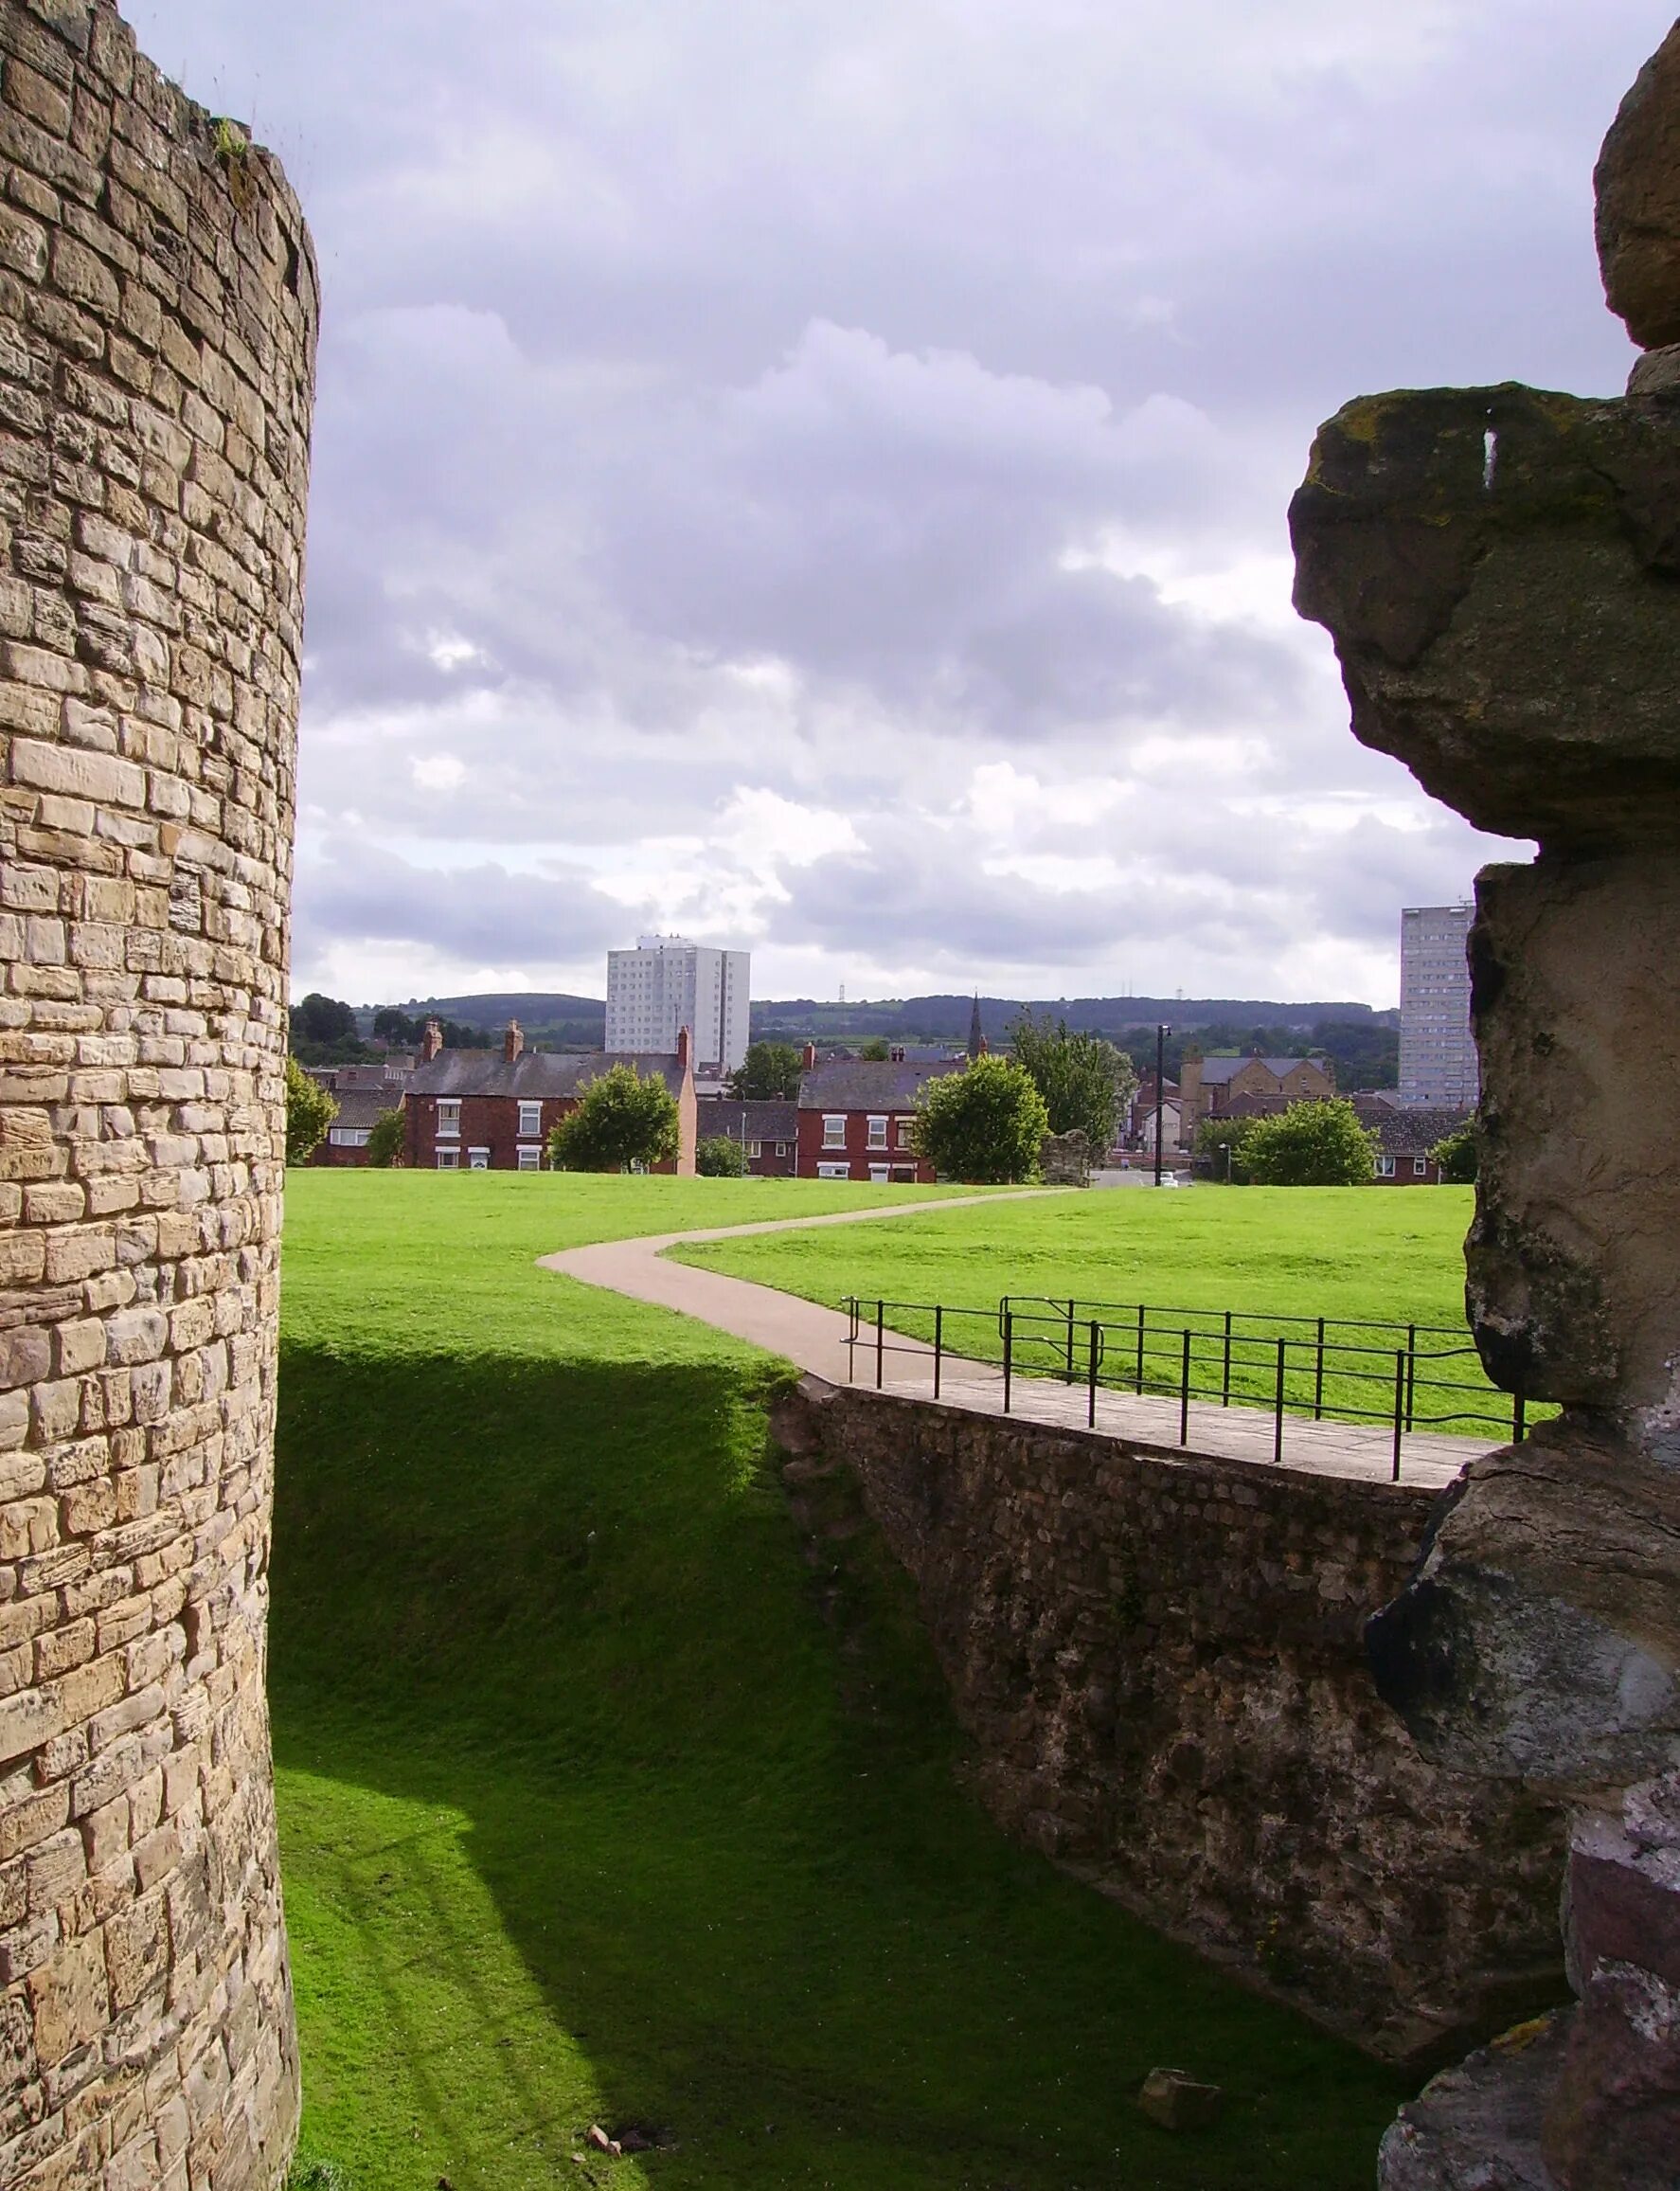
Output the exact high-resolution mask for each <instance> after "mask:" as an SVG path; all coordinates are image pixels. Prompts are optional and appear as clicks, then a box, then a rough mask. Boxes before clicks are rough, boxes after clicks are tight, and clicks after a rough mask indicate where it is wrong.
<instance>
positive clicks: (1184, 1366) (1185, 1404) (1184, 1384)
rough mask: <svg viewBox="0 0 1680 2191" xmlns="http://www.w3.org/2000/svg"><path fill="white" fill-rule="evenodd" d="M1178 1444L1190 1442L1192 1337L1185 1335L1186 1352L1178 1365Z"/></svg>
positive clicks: (1180, 1357) (1182, 1444)
mask: <svg viewBox="0 0 1680 2191" xmlns="http://www.w3.org/2000/svg"><path fill="white" fill-rule="evenodd" d="M1178 1442H1179V1444H1180V1445H1181V1446H1188V1445H1189V1442H1190V1335H1189V1332H1188V1331H1187V1332H1186V1333H1185V1335H1184V1352H1183V1353H1182V1355H1181V1356H1179V1363H1178Z"/></svg>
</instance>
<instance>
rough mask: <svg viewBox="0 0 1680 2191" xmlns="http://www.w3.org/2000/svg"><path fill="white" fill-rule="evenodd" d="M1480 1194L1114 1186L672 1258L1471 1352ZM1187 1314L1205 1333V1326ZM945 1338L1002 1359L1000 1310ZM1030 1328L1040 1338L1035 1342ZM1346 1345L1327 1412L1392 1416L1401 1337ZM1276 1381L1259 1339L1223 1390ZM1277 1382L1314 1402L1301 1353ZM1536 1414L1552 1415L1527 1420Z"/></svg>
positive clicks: (1052, 1344)
mask: <svg viewBox="0 0 1680 2191" xmlns="http://www.w3.org/2000/svg"><path fill="white" fill-rule="evenodd" d="M1473 1206H1474V1190H1473V1189H1471V1188H1469V1187H1433V1188H1421V1187H1420V1188H1416V1189H1411V1190H1403V1189H1390V1188H1380V1187H1369V1188H1367V1187H1269V1188H1268V1187H1239V1188H1226V1187H1198V1188H1194V1189H1191V1190H1189V1191H1188V1192H1187V1191H1180V1192H1177V1193H1172V1194H1168V1193H1160V1194H1157V1193H1155V1192H1154V1191H1153V1190H1145V1189H1126V1188H1116V1189H1105V1190H1098V1191H1093V1192H1091V1193H1089V1194H1058V1195H1054V1196H1046V1197H1042V1198H1034V1199H1029V1200H1017V1201H1004V1202H999V1203H997V1204H995V1205H993V1206H992V1207H989V1208H984V1209H966V1210H948V1211H930V1212H928V1214H927V1215H926V1216H913V1217H903V1218H895V1219H891V1220H889V1221H887V1222H886V1223H885V1224H882V1225H879V1226H875V1225H870V1226H858V1227H846V1228H844V1229H841V1230H822V1231H813V1232H795V1233H784V1234H781V1235H778V1236H770V1237H766V1238H761V1239H748V1240H729V1241H714V1242H706V1243H703V1244H700V1245H697V1246H694V1247H690V1248H679V1249H677V1250H675V1253H676V1254H677V1255H678V1256H679V1257H680V1258H681V1260H683V1261H685V1262H689V1263H698V1264H704V1265H706V1266H707V1267H708V1268H711V1269H716V1270H724V1271H727V1272H730V1273H731V1274H733V1275H734V1276H737V1277H741V1278H750V1279H754V1280H757V1281H758V1282H759V1283H760V1284H764V1285H774V1286H777V1287H779V1288H781V1289H782V1290H783V1291H784V1292H788V1293H796V1294H800V1295H802V1296H804V1297H805V1299H807V1300H810V1301H820V1302H830V1303H836V1302H840V1301H842V1300H843V1299H844V1298H845V1297H846V1296H847V1295H849V1294H856V1295H858V1296H860V1297H862V1298H863V1299H866V1300H868V1301H871V1302H873V1301H875V1300H876V1299H879V1298H882V1297H885V1299H886V1300H888V1301H889V1302H928V1303H932V1302H942V1303H944V1304H945V1305H946V1306H948V1307H950V1306H955V1307H963V1308H971V1309H981V1310H986V1311H988V1312H991V1311H994V1310H995V1309H996V1307H997V1303H998V1301H999V1298H1000V1296H1002V1295H1004V1294H1006V1293H1008V1294H1012V1295H1018V1296H1030V1297H1036V1298H1037V1299H1039V1300H1040V1301H1041V1302H1045V1301H1064V1300H1065V1299H1067V1298H1068V1297H1078V1299H1079V1300H1080V1301H1081V1302H1111V1303H1119V1304H1127V1305H1131V1304H1135V1303H1137V1302H1144V1303H1147V1304H1148V1305H1149V1306H1150V1307H1151V1308H1152V1309H1153V1308H1157V1307H1158V1308H1161V1309H1163V1310H1171V1309H1183V1310H1187V1311H1196V1312H1202V1311H1220V1312H1223V1311H1224V1310H1225V1309H1233V1310H1238V1311H1246V1312H1249V1313H1250V1314H1251V1315H1253V1316H1255V1317H1257V1318H1258V1319H1259V1320H1260V1321H1259V1325H1258V1326H1257V1327H1256V1328H1257V1329H1263V1330H1265V1331H1268V1332H1271V1333H1273V1334H1278V1333H1282V1334H1284V1335H1285V1336H1288V1337H1291V1338H1296V1337H1300V1338H1305V1336H1306V1335H1305V1334H1304V1333H1297V1331H1296V1327H1293V1326H1291V1325H1288V1324H1286V1323H1283V1322H1281V1321H1278V1320H1280V1319H1284V1318H1309V1319H1316V1318H1318V1317H1320V1316H1323V1317H1327V1318H1331V1319H1335V1320H1346V1321H1351V1322H1355V1323H1363V1322H1364V1321H1365V1320H1375V1321H1380V1322H1382V1323H1385V1324H1387V1323H1393V1324H1410V1323H1418V1324H1444V1325H1450V1326H1452V1327H1454V1328H1455V1329H1456V1331H1457V1334H1458V1335H1459V1337H1458V1338H1457V1339H1456V1340H1441V1341H1439V1342H1436V1343H1438V1344H1439V1345H1440V1346H1442V1347H1453V1346H1461V1347H1463V1348H1465V1349H1466V1350H1468V1348H1469V1335H1468V1332H1467V1330H1466V1327H1465V1321H1464V1259H1463V1253H1462V1248H1463V1240H1464V1234H1465V1231H1466V1230H1467V1229H1468V1227H1469V1224H1470V1218H1471V1212H1472V1209H1473ZM1034 1313H1035V1312H1032V1311H1026V1312H1024V1314H1023V1317H1022V1319H1021V1324H1020V1328H1021V1331H1022V1332H1025V1333H1027V1334H1028V1338H1027V1339H1026V1341H1025V1342H1024V1344H1023V1348H1022V1356H1021V1359H1022V1366H1023V1367H1024V1368H1025V1369H1026V1370H1027V1371H1028V1373H1030V1372H1032V1371H1033V1370H1034V1369H1035V1368H1037V1369H1041V1370H1046V1371H1047V1370H1049V1369H1050V1368H1051V1367H1052V1366H1053V1364H1054V1363H1059V1362H1060V1361H1061V1360H1062V1359H1063V1355H1062V1348H1061V1342H1060V1336H1059V1330H1058V1327H1056V1326H1055V1324H1054V1322H1053V1315H1059V1314H1060V1311H1055V1312H1048V1311H1046V1310H1045V1309H1042V1308H1041V1309H1040V1310H1039V1311H1037V1312H1036V1315H1037V1318H1038V1320H1037V1322H1036V1324H1035V1323H1033V1322H1032V1320H1031V1319H1032V1317H1033V1315H1034ZM1152 1321H1153V1320H1152ZM1198 1321H1200V1322H1201V1323H1202V1324H1203V1325H1204V1326H1205V1327H1206V1324H1207V1321H1208V1320H1207V1319H1206V1317H1201V1318H1199V1319H1198ZM886 1323H887V1325H888V1327H889V1328H890V1329H894V1330H900V1331H906V1332H909V1333H911V1334H913V1335H914V1336H916V1337H918V1338H928V1337H931V1334H932V1328H933V1327H932V1320H931V1319H930V1318H928V1317H925V1316H917V1315H914V1314H908V1313H903V1312H901V1313H899V1314H897V1315H896V1316H895V1315H893V1314H891V1313H889V1314H888V1315H887V1317H886ZM1163 1325H1164V1328H1163V1332H1162V1337H1161V1341H1160V1345H1159V1351H1158V1352H1156V1351H1153V1341H1152V1356H1151V1360H1152V1362H1153V1370H1154V1374H1155V1375H1156V1376H1157V1377H1159V1378H1161V1379H1175V1378H1176V1376H1177V1374H1178V1368H1177V1365H1178V1354H1177V1339H1176V1332H1175V1331H1173V1330H1172V1329H1171V1319H1170V1318H1168V1319H1164V1320H1163ZM947 1331H948V1333H949V1335H950V1337H951V1344H952V1345H953V1346H954V1347H956V1349H958V1350H959V1351H961V1352H963V1353H966V1354H970V1355H973V1356H977V1357H979V1358H982V1359H987V1360H994V1359H996V1358H997V1356H998V1354H999V1351H1000V1349H999V1345H998V1337H997V1329H996V1322H995V1318H994V1317H992V1316H990V1315H988V1316H987V1317H986V1318H974V1319H966V1318H964V1319H956V1320H952V1321H951V1322H950V1323H949V1324H948V1325H947ZM1034 1331H1036V1332H1037V1333H1038V1334H1040V1335H1042V1336H1041V1338H1040V1339H1039V1341H1038V1342H1037V1344H1036V1346H1035V1344H1034V1341H1033V1339H1032V1338H1031V1336H1030V1335H1031V1334H1032V1333H1033V1332H1034ZM1349 1336H1350V1337H1353V1338H1355V1339H1356V1343H1358V1344H1360V1345H1362V1346H1368V1347H1369V1349H1370V1350H1371V1351H1370V1353H1369V1354H1368V1356H1349V1357H1343V1360H1344V1362H1345V1365H1346V1367H1347V1368H1349V1369H1352V1370H1358V1371H1362V1372H1364V1373H1366V1374H1367V1376H1368V1378H1369V1379H1370V1381H1369V1382H1363V1381H1361V1382H1357V1383H1356V1382H1355V1381H1353V1380H1351V1379H1349V1377H1348V1376H1347V1375H1345V1374H1338V1373H1337V1370H1336V1369H1335V1368H1334V1367H1333V1366H1332V1368H1331V1372H1330V1374H1329V1375H1328V1376H1327V1379H1326V1387H1325V1392H1326V1401H1327V1411H1329V1412H1332V1413H1333V1412H1336V1411H1338V1407H1339V1406H1340V1407H1345V1406H1346V1405H1347V1404H1348V1403H1349V1402H1351V1403H1353V1404H1355V1405H1358V1406H1363V1407H1370V1406H1375V1407H1376V1408H1378V1409H1379V1410H1382V1409H1384V1408H1386V1407H1387V1406H1388V1404H1389V1400H1390V1397H1391V1394H1392V1391H1393V1381H1392V1367H1393V1355H1392V1349H1393V1348H1394V1346H1395V1345H1396V1344H1397V1343H1399V1340H1400V1339H1403V1335H1399V1338H1397V1337H1396V1336H1392V1335H1391V1336H1386V1337H1385V1336H1384V1335H1382V1334H1379V1333H1376V1332H1374V1331H1370V1330H1368V1329H1367V1330H1366V1331H1365V1332H1364V1334H1363V1336H1360V1335H1349ZM1084 1343H1085V1342H1084V1340H1083V1338H1079V1339H1078V1340H1077V1341H1076V1360H1077V1362H1078V1363H1079V1365H1080V1366H1081V1368H1082V1366H1083V1362H1084V1359H1085V1355H1084ZM1383 1350H1388V1351H1386V1352H1384V1351H1383ZM1195 1359H1196V1365H1197V1367H1196V1374H1197V1376H1198V1378H1203V1377H1206V1378H1209V1379H1217V1377H1218V1375H1219V1374H1220V1369H1221V1365H1220V1363H1219V1349H1218V1346H1217V1344H1216V1343H1215V1340H1214V1338H1213V1337H1212V1336H1211V1334H1209V1336H1208V1338H1206V1341H1205V1342H1204V1341H1201V1340H1198V1342H1197V1346H1196V1356H1195ZM860 1360H861V1357H860ZM1334 1360H1335V1357H1333V1356H1332V1357H1331V1361H1332V1364H1333V1362H1334ZM1129 1363H1130V1356H1129V1354H1128V1350H1127V1348H1126V1346H1125V1344H1124V1343H1123V1341H1122V1338H1121V1337H1120V1336H1119V1334H1118V1333H1117V1335H1116V1338H1115V1340H1114V1343H1113V1348H1112V1352H1111V1356H1110V1359H1109V1363H1108V1372H1109V1374H1111V1375H1112V1376H1113V1377H1114V1378H1116V1379H1117V1380H1120V1379H1123V1378H1125V1377H1126V1376H1127V1375H1128V1374H1129ZM865 1366H866V1368H867V1365H865ZM1431 1374H1438V1375H1439V1376H1441V1377H1442V1378H1444V1379H1449V1380H1451V1381H1452V1382H1453V1383H1455V1384H1461V1385H1462V1386H1463V1388H1464V1390H1465V1399H1464V1401H1463V1402H1462V1403H1460V1402H1459V1401H1458V1400H1457V1399H1455V1398H1453V1397H1452V1396H1450V1395H1447V1396H1441V1395H1437V1394H1433V1393H1428V1392H1424V1393H1423V1394H1422V1397H1421V1403H1420V1405H1421V1408H1422V1407H1423V1403H1425V1402H1426V1403H1427V1404H1428V1406H1430V1407H1436V1408H1439V1409H1440V1410H1443V1411H1444V1410H1449V1409H1452V1408H1456V1407H1457V1406H1459V1405H1460V1404H1462V1405H1467V1406H1472V1407H1474V1408H1475V1409H1477V1410H1484V1409H1485V1410H1488V1411H1489V1412H1491V1413H1492V1412H1495V1411H1498V1410H1503V1409H1504V1408H1506V1407H1507V1406H1508V1405H1509V1403H1508V1402H1507V1401H1505V1400H1504V1399H1503V1397H1499V1398H1495V1397H1494V1395H1493V1394H1492V1389H1491V1388H1490V1387H1489V1385H1488V1383H1487V1380H1486V1379H1485V1378H1484V1377H1483V1375H1482V1374H1481V1369H1480V1365H1479V1363H1477V1362H1476V1361H1475V1359H1474V1356H1473V1355H1471V1354H1470V1353H1469V1352H1468V1351H1466V1353H1465V1354H1464V1355H1463V1356H1462V1358H1459V1359H1455V1360H1451V1361H1443V1362H1441V1363H1439V1364H1438V1365H1436V1366H1435V1368H1434V1370H1433V1372H1432V1373H1431ZM1273 1377H1274V1371H1273V1368H1272V1366H1271V1359H1270V1353H1269V1350H1268V1349H1267V1348H1266V1347H1265V1346H1264V1344H1263V1343H1261V1344H1256V1345H1254V1346H1252V1347H1251V1348H1250V1349H1248V1350H1247V1361H1246V1364H1245V1363H1244V1360H1243V1358H1242V1350H1239V1356H1238V1360H1237V1366H1236V1372H1235V1374H1234V1377H1233V1384H1232V1390H1233V1392H1234V1393H1237V1394H1242V1392H1246V1393H1247V1395H1248V1396H1249V1397H1251V1398H1260V1397H1264V1398H1266V1399H1268V1400H1269V1398H1270V1395H1271V1392H1272V1390H1273ZM1289 1382H1290V1389H1291V1392H1292V1393H1293V1394H1294V1395H1295V1396H1296V1397H1298V1398H1306V1399H1308V1400H1309V1402H1310V1395H1311V1390H1312V1373H1311V1369H1310V1365H1309V1358H1308V1356H1307V1355H1306V1353H1305V1351H1304V1349H1303V1350H1302V1351H1301V1353H1300V1355H1299V1357H1298V1367H1297V1366H1294V1365H1293V1364H1292V1366H1291V1367H1290V1370H1289ZM1545 1412H1549V1410H1535V1413H1536V1414H1537V1415H1538V1414H1540V1413H1545ZM1444 1427H1448V1428H1451V1427H1452V1426H1451V1425H1448V1426H1444ZM1465 1427H1466V1428H1468V1427H1469V1426H1468V1425H1467V1426H1465Z"/></svg>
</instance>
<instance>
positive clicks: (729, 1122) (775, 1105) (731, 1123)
mask: <svg viewBox="0 0 1680 2191" xmlns="http://www.w3.org/2000/svg"><path fill="white" fill-rule="evenodd" d="M698 1108H699V1113H700V1124H699V1128H698V1131H699V1134H700V1138H701V1139H702V1140H705V1139H706V1136H707V1135H708V1134H727V1135H728V1137H729V1139H730V1140H732V1141H738V1140H741V1138H742V1133H744V1134H745V1136H746V1138H747V1140H749V1141H791V1140H794V1139H795V1136H796V1135H797V1133H798V1130H799V1106H798V1104H793V1103H787V1102H772V1101H769V1100H767V1099H762V1098H757V1097H755V1098H753V1099H751V1100H749V1101H748V1102H746V1103H738V1102H737V1101H736V1100H735V1098H734V1097H733V1096H702V1097H701V1099H700V1103H699V1105H698ZM743 1111H744V1112H745V1114H746V1116H745V1120H744V1122H743V1120H742V1112H743Z"/></svg>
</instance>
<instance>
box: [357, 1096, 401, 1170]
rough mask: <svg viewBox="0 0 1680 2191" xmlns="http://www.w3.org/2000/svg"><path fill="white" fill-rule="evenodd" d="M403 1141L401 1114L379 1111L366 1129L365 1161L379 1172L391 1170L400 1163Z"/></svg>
mask: <svg viewBox="0 0 1680 2191" xmlns="http://www.w3.org/2000/svg"><path fill="white" fill-rule="evenodd" d="M405 1139H406V1136H405V1134H404V1130H403V1120H402V1112H401V1111H400V1110H395V1111H381V1112H380V1114H379V1116H378V1118H376V1119H375V1120H374V1122H373V1123H372V1125H371V1126H369V1127H368V1129H367V1161H368V1162H369V1163H370V1164H373V1165H376V1166H378V1167H379V1168H380V1169H381V1170H384V1171H388V1170H391V1169H393V1168H394V1167H395V1166H397V1165H399V1164H401V1163H402V1148H403V1142H404V1140H405Z"/></svg>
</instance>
